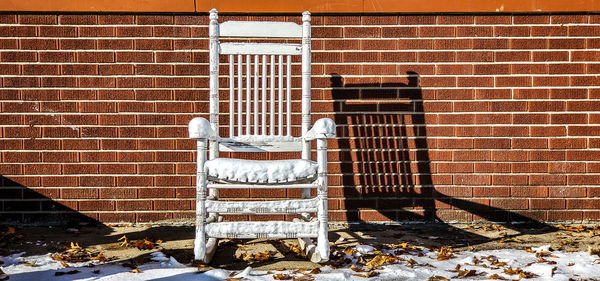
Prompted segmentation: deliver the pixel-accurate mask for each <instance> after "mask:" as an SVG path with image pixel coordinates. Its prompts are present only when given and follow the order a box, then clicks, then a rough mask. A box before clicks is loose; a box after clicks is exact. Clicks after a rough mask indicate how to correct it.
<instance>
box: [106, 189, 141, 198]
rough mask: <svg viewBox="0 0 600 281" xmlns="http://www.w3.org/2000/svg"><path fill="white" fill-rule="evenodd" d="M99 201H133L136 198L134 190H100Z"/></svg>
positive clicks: (135, 190)
mask: <svg viewBox="0 0 600 281" xmlns="http://www.w3.org/2000/svg"><path fill="white" fill-rule="evenodd" d="M100 198H101V199H134V198H137V189H136V188H124V187H119V188H100Z"/></svg>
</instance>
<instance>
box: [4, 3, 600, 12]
mask: <svg viewBox="0 0 600 281" xmlns="http://www.w3.org/2000/svg"><path fill="white" fill-rule="evenodd" d="M211 8H217V9H218V10H219V11H220V12H229V13H299V12H302V11H306V10H308V11H311V12H313V13H334V14H335V13H444V12H473V13H478V12H479V13H481V12H483V13H488V12H492V13H493V12H597V11H600V0H568V1H565V0H450V1H449V0H299V1H290V0H1V1H0V11H5V12H7V11H15V12H159V13H160V12H166V13H168V12H200V13H206V12H208V11H209V10H210V9H211Z"/></svg>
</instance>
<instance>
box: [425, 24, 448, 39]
mask: <svg viewBox="0 0 600 281" xmlns="http://www.w3.org/2000/svg"><path fill="white" fill-rule="evenodd" d="M454 36H455V30H454V27H453V26H422V27H419V37H454Z"/></svg>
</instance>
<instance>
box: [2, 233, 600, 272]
mask: <svg viewBox="0 0 600 281" xmlns="http://www.w3.org/2000/svg"><path fill="white" fill-rule="evenodd" d="M14 231H15V233H16V235H19V237H20V238H18V239H11V240H9V241H10V243H7V244H6V245H4V247H1V251H2V255H7V254H11V253H18V252H26V253H27V254H26V255H38V254H46V253H54V252H61V251H63V250H65V246H68V245H70V243H71V242H77V243H79V245H81V247H84V248H87V249H90V251H93V252H95V253H98V252H103V255H104V256H105V257H107V258H109V259H110V260H111V261H113V262H119V263H126V264H142V263H144V262H146V261H148V260H149V258H150V253H152V252H156V251H162V252H163V253H165V254H166V255H169V256H173V257H174V258H175V259H177V260H178V261H180V262H182V263H188V262H191V261H192V259H193V253H192V249H193V238H194V228H193V227H191V226H186V225H180V226H167V225H161V226H123V227H106V226H102V227H81V228H57V227H51V228H49V227H24V228H19V227H17V228H15V230H14ZM13 235H14V234H13ZM329 235H330V237H329V241H331V242H332V247H337V248H341V249H343V248H345V247H347V246H352V245H356V244H358V243H360V244H371V245H378V244H399V243H403V242H408V243H411V244H417V245H423V246H431V247H441V246H448V247H451V248H453V249H454V250H456V251H463V250H470V251H481V250H491V249H507V248H514V249H523V248H525V247H537V246H542V245H551V247H552V249H554V250H561V251H566V252H573V251H588V249H598V248H599V245H600V229H598V227H596V228H594V227H593V226H586V227H579V226H564V225H561V226H558V227H557V226H556V225H555V226H552V225H491V224H488V225H472V224H415V225H398V226H392V225H364V224H362V225H332V227H331V229H330V232H329ZM123 236H126V237H127V239H128V240H129V241H130V242H132V244H133V242H135V241H138V240H143V239H145V238H146V239H148V240H149V241H158V242H159V243H158V244H157V245H156V248H154V249H138V248H136V247H131V246H130V247H126V246H124V245H122V244H123V239H122V240H119V238H122V237H123ZM296 244H297V242H296V241H295V240H291V239H290V240H269V241H267V240H261V239H257V240H251V241H248V240H246V241H241V240H227V239H223V240H221V241H220V245H219V247H218V250H217V253H216V254H215V258H214V260H213V262H212V263H211V264H210V265H209V266H206V267H201V269H202V270H207V269H211V268H225V269H230V270H241V269H244V268H245V267H247V266H252V267H253V268H256V269H258V270H274V269H281V268H285V269H311V268H315V267H319V266H320V265H317V264H313V263H311V262H309V261H307V260H306V259H305V258H304V257H302V255H301V254H298V253H297V249H296Z"/></svg>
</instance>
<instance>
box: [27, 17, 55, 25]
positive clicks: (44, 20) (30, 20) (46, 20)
mask: <svg viewBox="0 0 600 281" xmlns="http://www.w3.org/2000/svg"><path fill="white" fill-rule="evenodd" d="M17 17H18V21H19V23H20V24H56V23H57V16H55V15H18V16H17Z"/></svg>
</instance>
